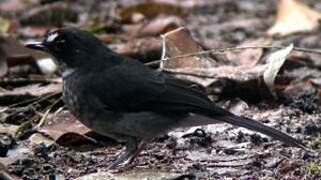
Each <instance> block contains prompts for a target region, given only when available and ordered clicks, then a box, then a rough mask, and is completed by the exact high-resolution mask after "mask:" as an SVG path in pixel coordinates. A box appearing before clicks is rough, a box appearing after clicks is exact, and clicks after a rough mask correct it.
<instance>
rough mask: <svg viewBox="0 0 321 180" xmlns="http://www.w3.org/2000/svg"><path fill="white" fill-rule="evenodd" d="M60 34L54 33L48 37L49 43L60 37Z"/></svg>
mask: <svg viewBox="0 0 321 180" xmlns="http://www.w3.org/2000/svg"><path fill="white" fill-rule="evenodd" d="M58 35H59V34H58V33H57V32H56V33H53V34H50V35H49V36H48V37H47V42H53V41H54V40H55V39H56V38H57V37H58Z"/></svg>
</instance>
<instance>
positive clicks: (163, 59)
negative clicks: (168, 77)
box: [159, 35, 168, 69]
mask: <svg viewBox="0 0 321 180" xmlns="http://www.w3.org/2000/svg"><path fill="white" fill-rule="evenodd" d="M161 38H162V56H161V61H160V65H159V68H160V69H163V68H164V63H165V61H166V60H167V59H168V58H167V57H166V37H165V36H164V35H161Z"/></svg>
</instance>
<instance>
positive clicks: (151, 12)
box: [120, 2, 187, 22]
mask: <svg viewBox="0 0 321 180" xmlns="http://www.w3.org/2000/svg"><path fill="white" fill-rule="evenodd" d="M138 13H139V14H142V15H144V17H145V18H147V19H153V18H155V17H157V16H158V15H160V14H166V15H175V16H179V17H184V16H185V15H186V14H187V11H186V9H185V8H183V7H180V6H177V5H171V4H166V3H153V2H149V3H141V4H138V5H136V6H132V7H128V8H124V9H123V10H122V12H121V15H120V16H121V19H122V21H123V22H132V21H133V20H135V19H136V18H133V17H135V16H137V14H138Z"/></svg>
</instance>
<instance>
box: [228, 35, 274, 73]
mask: <svg viewBox="0 0 321 180" xmlns="http://www.w3.org/2000/svg"><path fill="white" fill-rule="evenodd" d="M270 43H271V38H259V39H255V40H249V41H245V42H244V43H242V44H241V45H239V46H240V47H247V46H261V45H265V44H270ZM262 55H263V49H262V48H249V49H245V50H242V51H240V52H228V53H227V58H228V59H230V60H231V61H233V62H238V63H239V64H241V65H243V66H245V67H248V68H251V67H254V66H255V65H256V64H257V63H258V61H259V60H260V59H261V57H262Z"/></svg>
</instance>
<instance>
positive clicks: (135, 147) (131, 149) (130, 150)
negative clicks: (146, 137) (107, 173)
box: [108, 138, 146, 169]
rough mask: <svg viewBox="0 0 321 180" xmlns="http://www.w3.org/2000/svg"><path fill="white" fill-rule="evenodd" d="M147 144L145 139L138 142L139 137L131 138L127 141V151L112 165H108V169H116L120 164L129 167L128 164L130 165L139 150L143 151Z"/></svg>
mask: <svg viewBox="0 0 321 180" xmlns="http://www.w3.org/2000/svg"><path fill="white" fill-rule="evenodd" d="M145 146H146V142H145V141H140V142H139V143H138V140H137V139H135V138H130V139H129V140H128V141H127V144H126V150H125V153H124V154H122V155H121V156H120V157H119V158H117V159H116V160H115V161H114V162H113V163H111V165H109V166H108V169H115V168H116V167H117V166H119V165H120V164H122V165H123V168H126V167H128V165H130V164H131V163H132V162H133V161H134V160H135V158H136V157H137V155H138V154H139V152H141V151H142V150H143V149H144V148H145ZM123 168H122V169H123Z"/></svg>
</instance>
